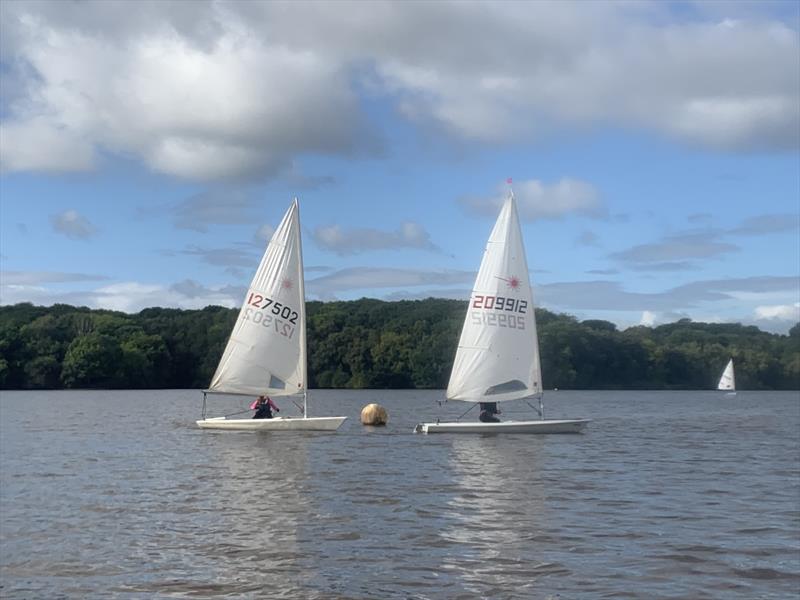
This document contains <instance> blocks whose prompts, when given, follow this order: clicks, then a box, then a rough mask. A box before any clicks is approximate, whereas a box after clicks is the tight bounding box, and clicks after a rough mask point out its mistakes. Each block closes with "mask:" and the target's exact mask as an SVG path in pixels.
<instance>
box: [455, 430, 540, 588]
mask: <svg viewBox="0 0 800 600" xmlns="http://www.w3.org/2000/svg"><path fill="white" fill-rule="evenodd" d="M545 443H546V438H545V437H541V436H524V435H523V436H520V435H461V436H452V443H451V448H450V461H449V464H450V469H451V471H452V474H453V478H454V481H455V482H456V483H457V485H458V493H457V494H455V495H454V496H453V498H452V499H451V500H450V502H449V504H450V507H451V509H452V512H453V514H454V515H456V517H457V519H458V522H457V524H455V525H454V526H453V527H451V528H449V529H445V530H442V531H441V532H440V535H441V536H442V537H443V538H444V539H446V540H449V541H453V542H455V543H457V544H459V547H460V548H462V549H463V550H464V552H462V553H459V554H456V555H453V556H451V557H448V561H447V563H446V564H445V568H447V569H450V570H453V571H458V572H459V573H460V576H461V577H462V578H463V580H464V582H465V586H466V588H467V589H469V590H470V591H472V592H474V593H476V594H480V595H487V594H488V595H491V593H492V590H501V589H508V586H509V584H513V585H514V588H515V589H517V590H519V591H520V593H523V592H525V590H526V589H527V588H529V587H530V586H532V585H533V582H532V581H531V575H532V571H533V569H535V568H536V567H537V564H538V563H541V562H542V561H541V560H540V559H539V560H538V561H537V557H536V555H535V548H534V543H535V542H534V541H533V540H535V538H536V535H537V532H539V531H540V530H541V526H540V522H541V520H542V519H543V518H544V515H543V514H542V511H543V510H544V507H545V502H544V500H543V488H542V478H541V473H540V465H539V461H540V457H541V452H542V449H543V445H544V444H545ZM538 566H542V565H538ZM520 582H526V583H524V584H522V585H520Z"/></svg>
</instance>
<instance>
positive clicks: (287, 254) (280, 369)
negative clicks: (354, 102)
mask: <svg viewBox="0 0 800 600" xmlns="http://www.w3.org/2000/svg"><path fill="white" fill-rule="evenodd" d="M299 211H300V209H299V207H298V204H297V199H295V200H294V202H293V203H292V205H291V206H290V207H289V209H288V210H287V211H286V214H285V215H284V217H283V220H282V221H281V223H280V225H279V226H278V229H277V230H276V231H275V233H274V234H273V236H272V239H271V240H270V242H269V245H268V246H267V249H266V251H265V252H264V256H263V257H262V258H261V264H260V265H259V266H258V270H257V271H256V274H255V276H254V277H253V281H252V283H251V284H250V289H249V290H247V294H246V295H245V300H244V304H243V305H242V308H241V310H240V311H239V317H238V319H237V320H236V324H235V325H234V327H233V332H232V333H231V337H230V339H229V340H228V345H227V346H226V348H225V352H224V353H223V354H222V359H221V360H220V362H219V366H218V367H217V372H216V373H215V374H214V377H213V379H212V380H211V385H210V386H209V387H208V390H206V391H205V392H203V418H202V419H201V420H199V421H197V425H198V426H200V427H202V428H204V429H250V430H267V431H287V430H288V431H297V430H305V431H334V430H336V429H338V428H339V426H340V425H341V424H342V423H343V422H344V420H345V419H346V418H347V417H309V416H308V373H307V370H308V367H307V352H306V302H305V281H304V278H303V248H302V241H301V239H300V216H299ZM208 393H212V394H213V393H219V394H239V395H245V396H250V397H253V396H260V395H262V394H264V395H269V396H291V395H299V394H302V395H303V416H302V417H275V418H272V419H230V418H227V417H225V416H222V417H207V416H206V406H207V405H206V400H207V397H206V394H208Z"/></svg>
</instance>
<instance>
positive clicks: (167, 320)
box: [0, 298, 800, 390]
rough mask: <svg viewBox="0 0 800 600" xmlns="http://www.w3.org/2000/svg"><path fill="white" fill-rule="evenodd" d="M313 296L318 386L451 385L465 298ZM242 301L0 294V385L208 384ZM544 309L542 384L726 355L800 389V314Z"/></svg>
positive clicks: (757, 384)
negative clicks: (632, 319) (181, 305)
mask: <svg viewBox="0 0 800 600" xmlns="http://www.w3.org/2000/svg"><path fill="white" fill-rule="evenodd" d="M307 307H308V310H307V314H308V351H309V358H308V360H309V371H310V387H312V388H444V387H446V386H447V380H448V377H449V375H450V368H451V365H452V363H453V357H454V355H455V350H456V345H457V343H458V337H459V333H460V330H461V324H462V322H463V319H464V315H465V313H466V310H467V304H466V302H464V301H457V300H444V299H435V298H428V299H427V300H417V301H399V302H383V301H380V300H370V299H361V300H355V301H348V302H324V303H323V302H309V303H308V304H307ZM237 314H238V309H228V308H223V307H220V306H208V307H206V308H204V309H202V310H181V309H173V308H148V309H145V310H143V311H141V312H140V313H138V314H126V313H122V312H114V311H108V310H95V309H89V308H85V307H74V306H68V305H64V304H59V305H55V306H52V307H41V306H34V305H32V304H27V303H25V304H16V305H13V306H2V307H0V389H61V388H113V389H139V388H205V387H206V386H207V385H208V384H209V381H210V380H211V376H212V375H213V373H214V370H215V369H216V366H217V362H218V360H219V357H220V356H221V354H222V351H223V349H224V347H225V343H226V342H227V339H228V336H229V334H230V332H231V329H232V327H233V324H234V321H235V320H236V316H237ZM536 317H537V320H538V326H539V340H540V346H541V355H542V371H543V375H544V387H545V389H550V388H554V387H555V388H561V389H713V388H714V387H716V382H717V380H718V378H719V376H720V373H721V372H722V369H723V368H724V366H725V364H726V363H727V361H728V359H729V358H730V357H733V359H734V361H735V363H736V380H737V388H739V389H751V390H796V389H800V324H798V325H795V326H794V327H793V328H792V329H791V331H790V332H789V334H788V335H778V334H772V333H767V332H764V331H761V330H760V329H758V328H757V327H753V326H744V325H740V324H730V323H726V324H719V323H695V322H692V321H690V320H689V319H682V320H680V321H677V322H675V323H670V324H667V325H661V326H659V327H644V326H639V327H631V328H628V329H625V330H622V331H620V330H618V329H617V327H616V326H615V325H614V324H613V323H610V322H608V321H600V320H586V321H579V320H578V319H576V318H575V317H572V316H569V315H565V314H556V313H552V312H549V311H547V310H540V309H537V310H536Z"/></svg>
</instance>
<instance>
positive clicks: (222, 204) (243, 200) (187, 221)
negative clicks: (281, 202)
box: [169, 188, 255, 232]
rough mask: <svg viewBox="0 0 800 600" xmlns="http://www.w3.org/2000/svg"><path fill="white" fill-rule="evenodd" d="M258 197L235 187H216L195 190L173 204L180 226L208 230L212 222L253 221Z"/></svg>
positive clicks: (177, 222)
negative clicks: (213, 188)
mask: <svg viewBox="0 0 800 600" xmlns="http://www.w3.org/2000/svg"><path fill="white" fill-rule="evenodd" d="M253 206H254V200H253V198H251V197H250V196H248V195H247V194H245V193H243V192H241V191H238V190H232V189H227V188H226V189H215V190H208V191H204V192H200V193H197V194H194V195H192V196H190V197H189V198H187V199H186V200H184V201H182V202H180V203H178V204H177V205H175V206H174V207H171V208H169V211H170V212H172V218H173V222H174V224H175V226H176V227H178V228H179V229H192V230H194V231H200V232H206V231H208V227H209V225H238V224H243V223H252V222H253V221H254V220H255V217H254V216H253Z"/></svg>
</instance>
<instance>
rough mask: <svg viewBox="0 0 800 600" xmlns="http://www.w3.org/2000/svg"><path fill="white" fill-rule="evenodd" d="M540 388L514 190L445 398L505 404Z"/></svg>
mask: <svg viewBox="0 0 800 600" xmlns="http://www.w3.org/2000/svg"><path fill="white" fill-rule="evenodd" d="M541 391H542V374H541V366H540V363H539V341H538V336H537V333H536V319H535V316H534V312H533V291H532V289H531V285H530V279H529V276H528V263H527V260H526V258H525V248H524V246H523V243H522V231H521V230H520V226H519V217H518V216H517V207H516V202H515V200H514V195H513V193H512V194H510V195H509V197H508V200H506V202H505V204H504V205H503V208H502V210H501V211H500V215H499V216H498V218H497V223H495V226H494V229H493V230H492V233H491V235H490V236H489V242H488V243H487V245H486V251H485V252H484V255H483V260H482V262H481V267H480V270H479V271H478V277H477V280H476V281H475V287H474V288H473V290H472V296H471V297H470V301H469V308H468V309H467V316H466V319H465V320H464V327H463V329H462V330H461V339H460V340H459V342H458V351H457V353H456V358H455V361H454V363H453V370H452V372H451V374H450V383H449V384H448V386H447V398H448V399H451V400H464V401H469V402H502V401H506V400H518V399H520V398H525V397H527V396H531V395H534V394H538V393H540V392H541Z"/></svg>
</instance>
